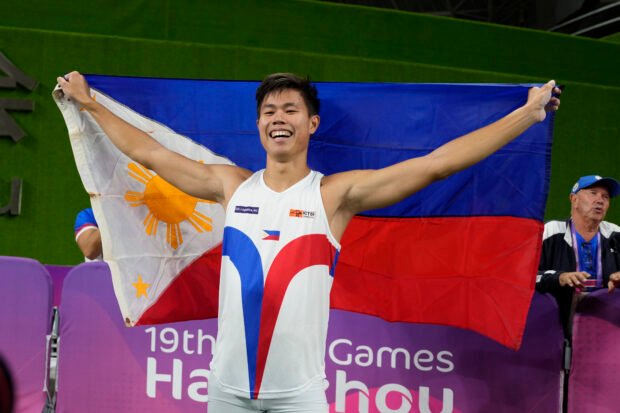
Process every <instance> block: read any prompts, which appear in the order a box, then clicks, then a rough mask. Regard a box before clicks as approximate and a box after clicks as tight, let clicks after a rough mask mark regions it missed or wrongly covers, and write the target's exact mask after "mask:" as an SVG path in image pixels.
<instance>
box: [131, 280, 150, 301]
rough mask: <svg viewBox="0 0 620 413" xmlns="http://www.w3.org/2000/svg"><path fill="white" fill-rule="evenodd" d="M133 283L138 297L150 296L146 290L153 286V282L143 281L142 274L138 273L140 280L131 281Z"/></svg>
mask: <svg viewBox="0 0 620 413" xmlns="http://www.w3.org/2000/svg"><path fill="white" fill-rule="evenodd" d="M131 285H133V286H134V287H135V288H136V298H140V297H142V296H145V297H146V298H148V295H147V294H146V290H147V289H148V288H149V287H150V286H151V284H148V283H145V282H144V281H142V276H141V275H140V274H138V281H137V282H135V283H131Z"/></svg>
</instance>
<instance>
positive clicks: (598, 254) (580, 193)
mask: <svg viewBox="0 0 620 413" xmlns="http://www.w3.org/2000/svg"><path fill="white" fill-rule="evenodd" d="M619 193H620V184H619V183H618V181H616V180H615V179H613V178H603V177H601V176H598V175H587V176H582V177H581V178H579V180H578V181H577V182H576V183H575V185H574V186H573V188H572V190H571V193H570V203H571V216H570V219H569V220H568V221H550V222H548V223H546V224H545V231H544V233H543V246H542V253H541V256H540V265H539V266H538V270H539V272H538V277H537V279H536V289H537V290H538V291H540V292H548V293H552V294H553V295H554V296H555V297H556V299H557V301H558V305H559V307H560V315H561V317H562V322H563V325H564V329H565V332H566V333H567V336H568V335H569V334H568V332H569V331H570V328H569V327H570V326H569V325H568V321H569V318H570V312H571V303H572V300H573V295H574V293H575V291H578V292H580V291H592V290H594V289H600V288H608V289H609V291H610V292H611V291H612V290H614V289H615V288H616V287H618V286H620V227H619V226H617V225H616V224H612V223H611V222H607V221H604V219H605V215H606V214H607V209H608V208H609V204H610V199H611V198H613V197H614V196H616V195H618V194H619Z"/></svg>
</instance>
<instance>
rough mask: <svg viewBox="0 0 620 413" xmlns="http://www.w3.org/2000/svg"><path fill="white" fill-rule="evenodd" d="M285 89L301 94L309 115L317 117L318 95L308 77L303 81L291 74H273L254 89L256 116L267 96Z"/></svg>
mask: <svg viewBox="0 0 620 413" xmlns="http://www.w3.org/2000/svg"><path fill="white" fill-rule="evenodd" d="M286 89H293V90H296V91H298V92H299V93H300V94H301V96H302V98H303V99H304V103H305V104H306V106H307V107H308V113H309V114H310V115H317V114H318V113H319V109H320V106H321V102H320V101H319V96H318V95H319V93H318V92H317V90H316V87H315V86H314V85H313V84H312V83H311V82H310V78H309V77H307V78H305V79H303V78H301V77H299V76H297V75H294V74H292V73H274V74H271V75H269V76H267V77H266V78H265V79H263V81H262V83H261V84H260V86H259V87H258V89H256V114H257V115H258V116H259V117H260V107H261V105H262V104H263V100H265V97H267V95H269V94H271V93H274V92H281V91H283V90H286Z"/></svg>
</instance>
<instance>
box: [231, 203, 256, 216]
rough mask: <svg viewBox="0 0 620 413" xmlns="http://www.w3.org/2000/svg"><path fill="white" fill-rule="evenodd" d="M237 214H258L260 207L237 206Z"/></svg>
mask: <svg viewBox="0 0 620 413" xmlns="http://www.w3.org/2000/svg"><path fill="white" fill-rule="evenodd" d="M235 213H236V214H254V215H256V214H258V207H253V206H242V205H236V206H235Z"/></svg>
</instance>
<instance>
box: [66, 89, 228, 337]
mask: <svg viewBox="0 0 620 413" xmlns="http://www.w3.org/2000/svg"><path fill="white" fill-rule="evenodd" d="M91 95H92V98H93V99H95V100H97V101H98V102H99V103H101V104H102V105H104V106H105V107H106V108H108V109H109V110H111V111H112V112H113V113H115V114H116V115H118V116H119V117H121V118H122V119H124V120H125V121H127V122H129V123H130V124H132V125H133V126H135V127H137V128H138V129H141V130H143V131H144V132H146V133H147V134H149V135H150V136H151V137H153V138H154V139H156V140H158V141H159V142H160V143H162V144H163V145H164V146H167V147H169V148H171V149H174V150H175V151H177V152H179V153H181V154H183V155H184V156H186V157H188V158H191V159H194V160H197V161H200V162H205V163H211V164H231V162H230V161H229V160H228V159H226V158H224V157H221V156H218V155H215V154H214V153H212V152H211V151H209V150H208V149H206V148H205V147H204V146H202V145H199V144H196V143H195V142H193V141H191V140H190V139H187V138H185V137H183V136H180V135H177V134H176V133H174V132H173V131H172V130H170V129H169V128H167V127H165V126H164V125H162V124H160V123H157V122H155V121H152V120H150V119H148V118H145V117H143V116H141V115H139V114H138V113H136V112H134V111H133V110H131V109H129V108H127V107H125V106H123V105H121V104H119V103H118V102H116V101H114V100H113V99H111V98H109V97H108V96H106V95H105V94H103V93H101V92H99V91H98V90H96V89H92V90H91ZM54 98H55V100H56V103H57V105H58V107H59V108H60V110H61V112H62V115H63V117H64V119H65V122H66V124H67V128H68V130H69V136H70V141H71V148H72V150H73V153H74V157H75V162H76V164H77V167H78V171H79V174H80V177H81V178H82V182H83V184H84V187H85V189H86V191H87V192H88V194H89V195H90V199H91V204H92V207H93V211H94V213H95V217H96V219H97V223H98V225H99V230H100V231H101V239H102V244H103V256H104V259H105V261H106V262H107V263H108V265H109V266H110V270H111V273H112V278H113V283H114V290H115V293H116V297H117V299H118V302H119V306H120V309H121V313H122V315H123V317H124V319H125V322H126V324H128V325H132V326H133V325H139V324H146V323H163V322H168V321H180V320H184V319H200V318H208V317H215V316H217V285H218V282H219V257H220V251H221V241H222V233H223V223H224V210H223V208H222V207H221V205H219V204H216V203H214V202H210V201H205V200H201V199H198V198H194V197H192V196H189V195H187V194H185V193H183V192H181V191H180V190H178V189H176V188H175V187H173V186H172V185H170V184H169V183H167V182H166V181H164V180H163V179H161V178H160V177H159V176H157V175H156V174H155V173H154V172H152V171H150V170H148V169H146V168H145V167H144V166H142V165H140V164H138V163H136V162H134V161H132V160H131V159H129V158H128V157H126V156H125V155H124V154H122V153H121V152H120V151H119V150H118V149H117V148H116V147H114V146H113V145H112V143H111V142H110V141H109V139H108V138H107V137H106V136H105V134H104V132H103V131H102V130H101V128H100V127H99V126H98V125H97V123H96V122H95V121H94V120H93V119H92V117H91V115H90V114H89V113H88V112H86V111H84V110H82V109H81V108H80V107H79V106H78V105H76V104H75V103H74V102H71V101H69V100H67V99H65V98H64V97H63V96H62V93H61V91H60V90H58V89H57V90H56V91H55V92H54Z"/></svg>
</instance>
